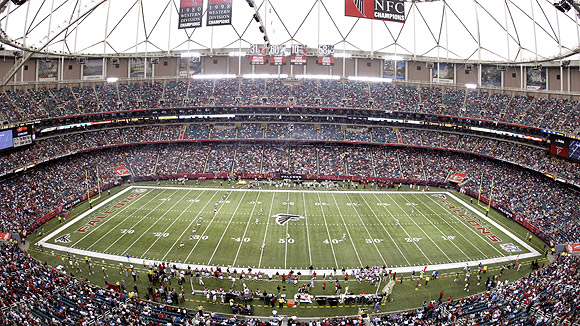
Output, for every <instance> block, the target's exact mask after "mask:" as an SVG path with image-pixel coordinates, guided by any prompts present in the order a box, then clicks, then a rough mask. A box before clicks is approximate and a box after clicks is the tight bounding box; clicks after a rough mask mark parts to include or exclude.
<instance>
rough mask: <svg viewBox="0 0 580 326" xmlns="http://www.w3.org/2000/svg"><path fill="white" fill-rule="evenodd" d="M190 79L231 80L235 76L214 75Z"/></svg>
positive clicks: (196, 76) (197, 76)
mask: <svg viewBox="0 0 580 326" xmlns="http://www.w3.org/2000/svg"><path fill="white" fill-rule="evenodd" d="M191 78H192V79H233V78H236V75H233V74H215V75H193V76H191Z"/></svg>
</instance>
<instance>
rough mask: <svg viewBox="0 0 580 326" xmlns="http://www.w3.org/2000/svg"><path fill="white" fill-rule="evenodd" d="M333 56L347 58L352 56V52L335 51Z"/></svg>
mask: <svg viewBox="0 0 580 326" xmlns="http://www.w3.org/2000/svg"><path fill="white" fill-rule="evenodd" d="M334 57H335V58H346V59H349V58H352V54H350V53H346V52H337V53H335V54H334Z"/></svg>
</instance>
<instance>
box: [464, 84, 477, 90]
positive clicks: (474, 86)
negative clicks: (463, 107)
mask: <svg viewBox="0 0 580 326" xmlns="http://www.w3.org/2000/svg"><path fill="white" fill-rule="evenodd" d="M465 87H467V89H476V88H477V84H465Z"/></svg>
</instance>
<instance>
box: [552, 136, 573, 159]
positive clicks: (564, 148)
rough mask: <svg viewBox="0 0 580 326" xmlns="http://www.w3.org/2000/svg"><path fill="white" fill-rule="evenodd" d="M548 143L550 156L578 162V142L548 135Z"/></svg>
mask: <svg viewBox="0 0 580 326" xmlns="http://www.w3.org/2000/svg"><path fill="white" fill-rule="evenodd" d="M548 142H549V151H550V153H551V154H553V155H556V156H560V157H564V158H568V159H572V160H576V161H580V140H577V139H572V138H568V137H562V136H556V135H550V137H549V139H548Z"/></svg>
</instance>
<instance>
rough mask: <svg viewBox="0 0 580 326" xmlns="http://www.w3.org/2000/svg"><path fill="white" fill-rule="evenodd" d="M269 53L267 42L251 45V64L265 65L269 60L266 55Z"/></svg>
mask: <svg viewBox="0 0 580 326" xmlns="http://www.w3.org/2000/svg"><path fill="white" fill-rule="evenodd" d="M267 54H268V47H267V46H266V45H265V44H252V45H251V46H250V64H251V65H263V64H266V63H267V62H268V59H267V58H266V55H267Z"/></svg>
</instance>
